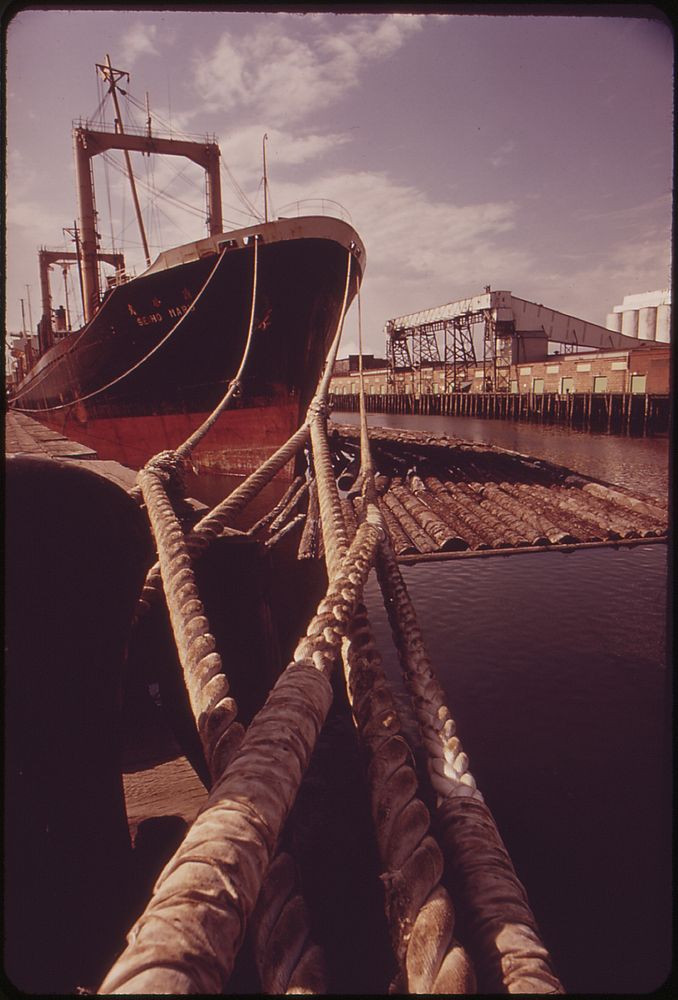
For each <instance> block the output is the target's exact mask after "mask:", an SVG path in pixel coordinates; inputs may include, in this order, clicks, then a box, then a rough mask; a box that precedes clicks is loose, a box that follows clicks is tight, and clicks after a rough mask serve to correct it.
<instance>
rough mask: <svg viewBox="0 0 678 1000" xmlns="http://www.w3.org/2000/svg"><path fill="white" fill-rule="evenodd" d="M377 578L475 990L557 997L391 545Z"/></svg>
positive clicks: (530, 915) (550, 970)
mask: <svg viewBox="0 0 678 1000" xmlns="http://www.w3.org/2000/svg"><path fill="white" fill-rule="evenodd" d="M377 574H378V578H379V583H380V586H381V589H382V592H383V595H384V605H385V607H386V610H387V614H388V618H389V621H390V623H391V629H392V632H393V636H394V641H395V644H396V648H397V650H398V653H399V655H400V660H401V664H402V667H403V672H404V674H405V679H406V682H407V685H408V688H409V690H410V693H411V696H412V700H413V704H414V707H415V714H416V716H417V719H418V721H419V725H420V729H421V734H422V740H423V743H424V745H425V747H426V750H427V752H428V771H429V777H430V782H431V785H432V787H433V789H434V791H435V796H436V799H437V805H436V826H437V829H438V831H439V836H440V838H441V841H442V846H443V850H444V852H445V858H446V863H447V866H448V869H447V874H448V875H449V883H450V887H451V890H452V892H453V896H454V899H455V901H456V904H457V907H458V911H459V917H460V922H461V923H462V924H463V929H464V932H465V936H464V939H465V940H466V936H468V941H467V944H468V948H469V951H470V953H471V956H472V958H473V962H474V966H475V968H476V970H477V974H478V982H479V986H480V988H481V989H482V990H484V991H487V992H489V993H505V992H508V993H562V992H564V990H563V987H562V985H561V983H560V981H559V980H558V978H557V977H556V975H555V973H554V971H553V967H552V963H551V959H550V956H549V954H548V951H547V950H546V948H545V947H544V945H543V943H542V942H541V940H540V937H539V930H538V927H537V922H536V920H535V917H534V915H533V913H532V910H531V909H530V906H529V902H528V899H527V894H526V892H525V889H524V887H523V886H522V884H521V883H520V881H519V879H518V876H517V875H516V872H515V869H514V867H513V864H512V862H511V859H510V856H509V854H508V851H507V850H506V847H505V845H504V843H503V841H502V839H501V836H500V834H499V831H498V830H497V827H496V824H495V822H494V818H493V816H492V814H491V813H490V811H489V809H488V808H487V806H486V805H485V803H484V800H483V796H482V794H481V793H480V791H479V790H478V788H477V787H476V782H475V780H474V778H473V776H472V775H471V773H470V771H469V760H468V756H467V755H466V753H465V752H464V750H463V749H462V746H461V743H460V741H459V738H458V736H457V735H456V724H455V722H454V720H453V718H452V717H451V715H450V712H449V709H448V707H447V705H446V701H445V695H444V692H443V689H442V687H441V686H440V684H439V682H438V680H437V678H436V677H435V674H434V672H433V669H432V667H431V663H430V661H429V658H428V655H427V653H426V648H425V645H424V641H423V636H422V633H421V629H420V628H419V625H418V622H417V616H416V612H415V609H414V606H413V604H412V602H411V599H410V597H409V594H408V592H407V587H406V585H405V582H404V580H403V578H402V575H401V573H400V569H399V567H398V565H397V562H396V559H395V556H394V554H393V551H392V548H391V546H390V544H389V543H388V542H385V543H383V544H382V546H381V547H380V551H379V556H378V558H377Z"/></svg>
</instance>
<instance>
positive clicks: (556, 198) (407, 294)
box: [4, 5, 674, 356]
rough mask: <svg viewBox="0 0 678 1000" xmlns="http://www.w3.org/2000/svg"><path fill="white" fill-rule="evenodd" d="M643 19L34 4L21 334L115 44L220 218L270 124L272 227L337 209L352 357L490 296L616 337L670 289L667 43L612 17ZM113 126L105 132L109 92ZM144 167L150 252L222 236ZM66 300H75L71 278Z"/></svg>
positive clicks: (54, 244)
mask: <svg viewBox="0 0 678 1000" xmlns="http://www.w3.org/2000/svg"><path fill="white" fill-rule="evenodd" d="M524 9H525V5H523V7H522V8H521V10H524ZM536 9H537V8H535V10H536ZM559 9H560V8H559ZM590 9H595V10H596V11H599V10H600V9H601V8H599V7H595V8H590ZM634 9H635V8H632V7H626V8H620V7H612V8H610V10H611V11H613V12H614V13H607V14H606V16H583V14H582V11H584V10H586V6H585V5H584V6H579V7H573V8H572V10H573V13H572V14H571V15H565V16H563V15H561V14H559V15H556V14H554V13H549V14H548V15H546V16H536V14H529V15H525V14H522V15H513V14H509V13H505V14H501V15H496V16H490V15H482V14H476V13H473V14H471V15H466V14H463V13H461V12H459V11H457V10H456V8H455V6H454V5H449V6H446V7H442V8H440V10H441V11H443V13H433V12H431V11H430V9H429V10H426V8H424V10H425V11H426V12H425V13H421V12H420V13H416V12H413V13H401V12H402V11H404V10H405V8H403V7H398V8H397V10H398V13H395V14H389V13H372V12H369V11H368V10H364V11H363V12H358V13H331V12H329V11H327V10H323V11H321V12H306V13H286V12H281V11H276V10H273V9H269V10H266V11H262V12H256V13H255V12H251V11H246V10H242V9H241V10H236V11H234V10H230V11H229V10H228V9H226V8H223V9H220V8H219V7H218V6H212V7H209V8H205V9H201V10H197V9H196V8H192V9H191V10H190V11H189V10H181V9H177V8H173V9H163V8H161V7H158V8H157V9H155V10H152V9H149V8H139V9H134V8H129V9H127V8H120V7H116V8H112V9H105V8H100V9H95V8H91V9H88V8H87V7H82V6H79V7H74V8H72V9H68V8H65V7H64V8H61V7H58V6H50V5H48V6H47V7H40V8H39V9H38V8H35V9H31V8H30V7H28V8H24V9H21V10H20V11H19V12H18V13H16V14H15V15H14V16H13V17H12V18H11V19H10V20H9V21H6V23H5V39H4V40H5V46H6V79H5V90H4V97H5V103H6V106H5V111H6V122H7V124H6V142H7V154H6V223H5V225H6V285H5V296H6V329H7V330H8V331H17V332H19V331H20V330H21V329H22V312H21V300H22V299H23V300H24V316H25V320H26V323H27V324H28V323H29V301H30V318H32V324H33V330H34V331H35V328H36V325H37V322H38V319H39V317H40V311H41V310H40V285H39V274H38V258H37V252H38V248H39V247H40V246H47V247H49V248H62V249H68V250H72V249H73V243H72V240H71V236H70V235H69V234H67V233H64V229H65V228H72V227H73V225H74V220H75V218H76V192H75V173H74V166H73V156H72V124H73V121H74V120H77V119H81V118H82V119H90V120H92V121H96V122H99V121H100V118H99V117H98V114H99V113H98V112H97V109H98V106H99V103H100V101H101V99H102V96H103V93H104V89H103V85H102V83H101V80H100V77H98V75H97V71H96V69H95V64H96V63H103V62H105V59H106V56H107V55H109V56H110V59H111V62H112V65H113V66H114V67H116V68H118V69H121V70H124V71H126V72H127V73H129V82H127V81H126V80H125V81H123V82H121V86H122V87H123V89H125V90H126V91H127V93H128V95H129V98H126V99H125V100H124V101H123V111H122V114H123V120H124V122H125V126H126V127H130V126H132V125H136V126H143V125H144V123H145V119H146V111H145V104H146V99H147V96H146V95H148V102H149V107H150V114H151V118H152V121H153V128H154V129H157V131H158V133H159V134H168V133H167V131H166V129H163V127H162V124H163V123H164V124H165V125H166V126H169V127H171V134H172V135H173V136H175V137H178V136H179V135H181V134H184V133H188V134H190V135H191V136H204V135H205V134H210V135H214V136H216V139H217V141H218V142H219V144H220V147H221V153H222V168H223V173H224V177H223V179H222V184H223V202H224V219H225V228H236V227H238V226H244V225H251V224H253V223H254V222H255V221H256V219H255V218H254V217H253V215H252V210H254V211H256V212H257V213H258V214H259V216H262V217H263V211H264V201H263V184H262V174H263V171H262V148H263V137H264V135H266V136H267V139H266V161H267V168H268V169H267V172H268V180H269V216H270V215H273V216H275V215H276V214H277V213H280V214H281V215H284V214H285V208H286V206H289V205H290V204H292V203H296V202H297V201H303V200H304V199H315V200H316V201H315V203H311V206H310V210H311V214H314V212H315V211H317V206H318V201H317V199H326V200H327V204H328V205H329V204H330V203H338V204H340V205H341V206H342V208H343V210H344V212H345V213H346V214H347V215H348V217H349V218H350V221H351V222H352V224H353V225H354V227H355V228H356V230H357V231H358V233H359V234H360V236H361V238H362V240H363V242H364V243H365V246H366V251H367V271H366V274H365V279H364V282H363V287H362V291H361V297H360V310H358V307H357V305H356V304H354V305H353V307H352V309H351V311H350V313H349V316H348V317H347V321H346V324H345V332H344V338H343V341H342V348H341V351H340V354H341V355H343V356H345V355H346V354H348V353H352V352H355V350H356V349H357V343H358V326H359V317H360V327H361V329H362V338H363V347H364V350H365V351H366V352H369V353H374V354H377V355H379V356H383V355H384V354H385V337H384V325H385V323H386V322H387V320H388V319H390V318H392V317H395V316H399V315H402V314H405V313H410V312H415V311H418V310H421V309H426V308H429V307H433V306H438V305H441V304H443V303H446V302H450V301H454V300H455V299H459V298H465V297H468V296H471V295H474V294H478V293H481V292H482V291H483V290H484V288H485V286H486V285H491V287H492V288H493V289H504V290H509V291H512V292H513V293H514V294H515V295H516V296H518V297H520V298H524V299H528V300H532V301H536V302H540V303H543V304H544V305H546V306H548V307H550V308H553V309H558V310H561V311H562V312H565V313H568V314H570V315H574V316H578V317H580V318H582V319H586V320H588V321H590V322H594V323H599V324H601V325H604V324H605V317H606V314H607V313H609V312H611V311H612V309H613V307H614V306H615V305H618V304H620V303H621V301H622V298H623V297H624V295H627V294H631V293H636V292H643V291H651V290H655V289H659V288H665V287H667V286H668V285H669V284H670V264H671V261H670V249H671V215H672V174H673V162H672V157H673V103H672V102H673V58H674V57H673V38H672V34H671V30H670V28H669V27H668V26H667V25H666V24H665V23H664V22H663V21H662V20H661V19H652V18H648V17H639V16H632V17H628V16H621V14H620V13H619V12H620V10H625V11H626V12H627V13H628V12H633V11H634ZM647 9H648V8H644V10H645V11H647ZM413 10H414V9H413ZM506 10H507V11H510V10H511V8H510V7H507V8H506ZM575 11H576V12H577V13H576V14H575V13H574V12H575ZM130 101H131V102H132V103H131V104H130V103H129V102H130ZM103 114H104V115H105V120H106V121H107V122H108V123H109V126H110V124H111V123H112V110H111V102H110V99H109V101H108V103H107V105H106V107H105V108H104V112H103ZM95 161H96V162H95V180H96V199H97V210H98V212H99V232H100V233H101V236H102V248H104V249H109V250H110V249H115V250H118V251H119V250H122V251H123V252H124V253H125V256H126V260H127V265H128V269H129V270H132V271H134V270H136V273H140V272H141V271H142V270H143V267H144V263H143V254H142V251H141V240H140V237H139V233H138V229H137V228H136V225H135V221H134V215H133V208H132V205H131V202H129V200H127V202H126V201H125V200H124V199H123V191H122V188H123V184H124V183H125V179H124V177H123V175H122V171H123V169H124V167H123V159H122V154H121V153H117V152H116V153H112V154H110V157H109V159H107V160H102V158H101V157H96V158H95ZM132 161H133V164H134V167H135V171H136V173H137V176H138V178H139V197H140V201H141V206H142V210H143V211H144V214H145V215H146V218H147V230H148V236H149V243H150V245H151V257H154V256H155V255H156V253H157V252H159V251H160V250H161V249H164V248H166V247H168V246H173V245H177V244H180V243H184V242H189V241H191V240H194V239H198V238H201V237H202V236H205V235H207V230H206V226H205V215H206V212H205V194H204V180H203V175H202V171H201V170H200V168H199V167H197V166H195V165H191V164H188V165H187V163H186V161H183V160H179V159H177V158H174V157H172V158H166V159H163V160H160V159H159V158H154V157H152V158H149V157H141V156H140V155H139V154H132ZM231 178H234V179H235V184H231ZM125 187H126V184H125ZM154 192H160V193H161V197H159V196H158V195H157V194H156V193H154ZM184 205H187V206H188V208H185V207H184ZM74 270H75V269H72V270H71V271H70V272H69V273H70V274H71V278H70V279H69V285H68V287H69V288H70V291H69V305H70V307H71V309H72V310H73V311H74V313H75V306H76V305H77V301H78V297H79V291H78V290H77V289H76V288H75V285H74V283H73V282H74V279H75V274H74ZM51 288H52V295H53V306H57V305H60V304H64V302H65V295H66V292H65V290H64V280H63V277H62V275H61V271H60V269H59V268H53V269H52V276H51ZM75 319H76V316H75V315H74V320H75Z"/></svg>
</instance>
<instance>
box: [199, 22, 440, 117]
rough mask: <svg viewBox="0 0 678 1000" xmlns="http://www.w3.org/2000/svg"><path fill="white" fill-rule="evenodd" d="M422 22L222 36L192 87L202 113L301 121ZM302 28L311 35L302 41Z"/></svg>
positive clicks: (273, 27)
mask: <svg viewBox="0 0 678 1000" xmlns="http://www.w3.org/2000/svg"><path fill="white" fill-rule="evenodd" d="M274 16H275V15H274ZM422 23H423V22H422V18H421V16H417V17H415V16H405V15H389V16H387V17H384V16H380V17H378V18H377V17H372V16H371V15H359V16H358V17H351V18H350V19H349V18H345V17H344V16H342V15H328V16H325V17H322V18H316V19H314V20H311V21H307V20H306V18H303V19H298V18H296V19H295V18H291V17H289V16H287V15H285V16H284V17H283V18H282V19H280V18H278V17H276V19H275V21H271V20H270V19H267V20H266V22H264V23H263V24H262V25H261V27H258V28H257V29H256V30H254V31H252V32H250V33H249V34H247V35H244V36H243V37H237V38H236V37H235V36H234V35H232V34H229V33H225V34H223V35H222V36H221V38H219V39H218V41H217V43H216V45H215V47H214V49H213V51H212V53H211V54H207V55H205V54H204V53H203V54H201V56H200V59H199V61H196V63H195V85H196V88H197V90H198V93H199V95H200V98H201V100H202V101H203V102H204V105H205V106H206V109H207V110H216V109H217V108H220V109H224V108H226V109H233V108H236V107H242V108H246V109H250V110H251V111H253V112H254V113H257V114H259V115H261V114H262V113H265V114H266V115H267V116H268V117H269V119H274V120H276V121H278V122H280V123H285V122H290V121H299V120H300V119H302V118H304V117H305V116H307V115H309V114H311V113H312V112H315V111H317V110H319V109H321V108H326V107H327V106H328V105H330V104H333V103H335V102H336V101H338V100H340V99H341V98H342V97H344V96H345V94H346V93H347V91H349V90H352V89H354V88H356V87H357V86H358V85H359V84H360V80H361V70H362V68H363V66H364V65H365V63H366V62H368V61H375V60H381V59H385V58H388V57H389V56H391V55H393V53H394V52H396V51H397V50H398V49H399V48H400V47H401V46H402V45H403V44H404V43H405V41H406V39H407V37H408V36H409V35H410V34H411V33H412V32H413V31H414V30H418V29H419V28H420V27H421V25H422ZM300 26H304V27H310V28H311V29H312V30H311V32H308V31H307V32H305V37H304V38H301V37H299V35H298V33H297V32H296V31H295V29H298V28H299V27H300Z"/></svg>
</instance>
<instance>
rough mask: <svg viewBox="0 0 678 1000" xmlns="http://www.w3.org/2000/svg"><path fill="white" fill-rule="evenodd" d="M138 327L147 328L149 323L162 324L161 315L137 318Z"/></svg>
mask: <svg viewBox="0 0 678 1000" xmlns="http://www.w3.org/2000/svg"><path fill="white" fill-rule="evenodd" d="M137 323H138V324H139V326H149V324H151V323H162V313H148V314H147V315H146V316H137Z"/></svg>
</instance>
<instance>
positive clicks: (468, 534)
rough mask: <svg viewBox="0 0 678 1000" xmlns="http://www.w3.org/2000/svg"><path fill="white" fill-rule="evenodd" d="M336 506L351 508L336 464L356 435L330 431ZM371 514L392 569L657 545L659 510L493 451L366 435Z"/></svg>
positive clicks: (404, 435)
mask: <svg viewBox="0 0 678 1000" xmlns="http://www.w3.org/2000/svg"><path fill="white" fill-rule="evenodd" d="M331 427H332V446H333V453H334V454H335V456H337V459H338V462H337V467H338V468H339V470H340V471H339V475H340V478H341V485H342V486H344V487H345V491H344V492H345V498H344V505H345V509H347V510H351V509H352V510H354V511H355V512H356V513H358V512H359V507H358V506H356V504H359V498H358V497H357V495H356V491H355V490H353V492H352V487H351V483H350V476H349V475H348V470H345V469H341V468H340V466H341V456H342V455H345V454H346V453H350V452H351V451H352V448H353V447H354V446H355V444H356V442H357V441H358V440H359V432H358V428H357V427H354V426H351V425H343V424H332V425H331ZM370 438H371V441H372V448H373V458H374V463H375V467H376V472H377V484H378V489H379V494H380V495H379V507H380V509H381V511H382V514H383V516H384V520H385V522H386V524H387V526H388V530H389V533H390V535H391V539H392V542H393V547H394V550H395V552H396V556H397V558H398V560H399V561H400V562H405V563H406V562H418V561H423V560H430V559H458V558H468V557H469V556H474V555H475V556H491V555H506V554H509V553H514V552H541V551H549V550H557V549H565V550H567V551H570V550H572V549H577V548H590V547H592V546H604V545H615V546H618V545H632V544H636V545H637V544H640V543H643V544H647V543H648V542H655V541H661V540H665V539H666V536H667V532H668V512H667V510H666V508H665V506H663V505H662V504H661V502H660V501H658V500H656V499H655V498H651V497H641V496H637V495H634V494H633V493H632V492H631V491H629V490H626V489H624V488H623V487H621V486H616V485H614V486H613V485H611V484H609V483H605V482H602V481H600V480H596V479H594V478H592V477H588V476H584V475H581V474H579V473H574V472H573V471H572V470H571V469H567V468H564V467H563V466H559V465H555V464H551V463H549V462H545V461H541V460H537V459H534V458H531V457H530V456H527V455H522V454H519V453H517V452H511V451H507V450H505V449H501V448H498V447H495V446H493V445H475V444H470V443H469V442H466V441H462V440H459V439H456V438H451V437H447V436H445V435H440V436H435V435H430V434H427V433H425V432H417V431H404V430H391V429H387V428H380V427H374V428H371V429H370Z"/></svg>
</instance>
